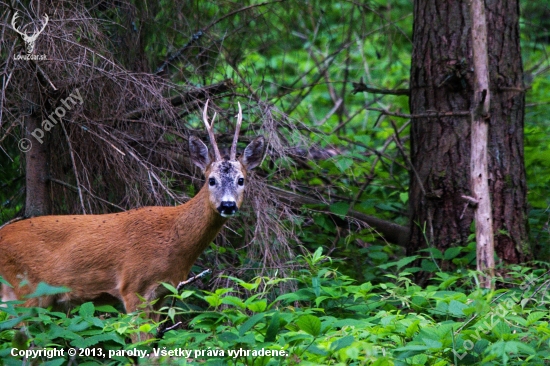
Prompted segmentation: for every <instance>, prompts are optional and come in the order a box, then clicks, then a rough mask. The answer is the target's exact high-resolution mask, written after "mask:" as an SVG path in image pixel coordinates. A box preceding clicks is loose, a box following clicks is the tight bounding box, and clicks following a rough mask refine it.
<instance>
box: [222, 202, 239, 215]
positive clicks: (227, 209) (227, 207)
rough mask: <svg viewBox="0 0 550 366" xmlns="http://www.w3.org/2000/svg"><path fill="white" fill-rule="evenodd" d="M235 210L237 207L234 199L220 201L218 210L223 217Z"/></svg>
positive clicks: (232, 213)
mask: <svg viewBox="0 0 550 366" xmlns="http://www.w3.org/2000/svg"><path fill="white" fill-rule="evenodd" d="M237 210H238V208H237V204H236V203H235V201H222V203H221V204H220V206H219V207H218V212H219V213H220V215H222V216H223V217H227V216H233V215H234V214H235V212H237Z"/></svg>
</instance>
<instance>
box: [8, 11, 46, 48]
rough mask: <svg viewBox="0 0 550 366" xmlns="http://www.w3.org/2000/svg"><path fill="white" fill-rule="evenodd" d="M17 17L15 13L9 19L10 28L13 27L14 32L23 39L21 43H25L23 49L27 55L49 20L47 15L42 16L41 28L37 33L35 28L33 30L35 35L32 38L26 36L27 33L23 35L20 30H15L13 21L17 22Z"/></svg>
mask: <svg viewBox="0 0 550 366" xmlns="http://www.w3.org/2000/svg"><path fill="white" fill-rule="evenodd" d="M17 17H18V14H17V12H15V14H14V15H13V18H12V19H11V26H12V27H13V30H14V31H16V32H17V33H19V34H20V35H21V37H23V41H24V42H25V49H26V50H27V53H28V54H31V53H32V51H33V50H34V42H35V41H36V39H37V38H38V36H39V35H40V33H42V31H43V30H44V28H46V24H48V20H49V18H48V15H47V14H44V21H43V22H42V28H41V29H40V30H39V31H36V28H35V33H34V34H33V35H32V36H29V35H27V33H25V32H24V31H23V30H22V29H21V30H19V29H17V26H16V25H15V21H16V20H17Z"/></svg>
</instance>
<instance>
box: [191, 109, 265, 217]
mask: <svg viewBox="0 0 550 366" xmlns="http://www.w3.org/2000/svg"><path fill="white" fill-rule="evenodd" d="M208 102H209V101H208V100H207V101H206V104H205V106H204V111H203V120H204V124H205V125H206V130H207V131H208V136H209V138H210V144H211V145H212V149H213V150H214V157H210V155H209V154H208V147H207V146H206V145H205V144H204V143H203V142H202V141H201V140H200V139H198V138H197V137H194V136H191V137H190V138H189V152H190V155H191V160H192V161H193V163H194V164H195V165H196V166H198V167H199V168H201V169H202V171H203V172H204V175H205V177H206V184H207V185H208V190H209V201H210V205H211V207H212V209H214V210H215V211H216V212H218V213H219V214H220V215H221V216H223V217H231V216H233V215H234V214H235V213H236V212H237V211H238V209H239V207H240V206H241V203H242V201H243V195H244V187H245V183H246V173H247V171H248V170H251V169H253V168H255V167H257V166H258V165H260V163H261V162H262V158H263V156H264V153H265V148H266V144H265V139H264V137H263V136H258V137H256V138H255V139H254V140H252V142H251V143H250V144H249V145H248V146H247V147H246V148H245V149H244V152H243V154H242V156H241V157H240V158H239V159H237V140H238V137H239V130H240V128H241V123H242V118H243V114H242V110H241V104H240V103H239V113H238V115H237V126H236V128H235V135H234V138H233V143H232V145H231V150H230V155H229V156H224V157H222V156H221V154H220V150H219V149H218V146H217V144H216V138H215V136H214V131H213V129H212V126H213V123H214V119H215V118H216V114H215V113H214V117H213V118H212V122H211V123H209V122H208V116H207V109H208Z"/></svg>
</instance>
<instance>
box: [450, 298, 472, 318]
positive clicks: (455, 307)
mask: <svg viewBox="0 0 550 366" xmlns="http://www.w3.org/2000/svg"><path fill="white" fill-rule="evenodd" d="M467 307H468V305H466V304H463V303H461V302H459V301H456V300H451V302H450V303H449V309H448V311H449V313H451V315H453V316H456V317H459V318H463V317H465V316H466V315H465V314H464V309H466V308H467Z"/></svg>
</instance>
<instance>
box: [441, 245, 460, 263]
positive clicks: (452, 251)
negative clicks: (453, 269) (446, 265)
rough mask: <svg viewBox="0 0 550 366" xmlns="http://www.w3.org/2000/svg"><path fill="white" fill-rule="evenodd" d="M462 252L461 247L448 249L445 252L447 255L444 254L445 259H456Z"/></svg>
mask: <svg viewBox="0 0 550 366" xmlns="http://www.w3.org/2000/svg"><path fill="white" fill-rule="evenodd" d="M461 251H462V248H461V247H452V248H448V249H447V250H446V251H445V254H443V258H444V259H446V260H451V259H453V258H454V257H456V256H457V255H459V254H460V252H461Z"/></svg>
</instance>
